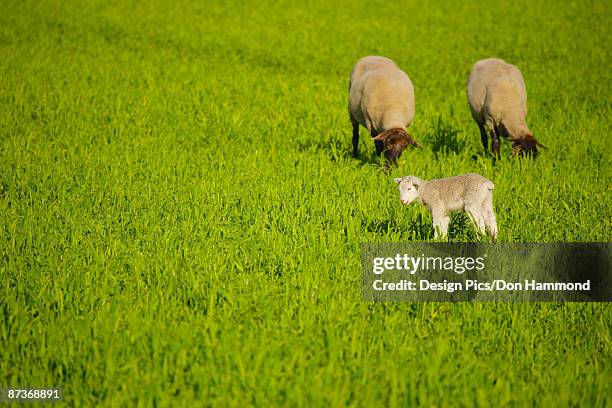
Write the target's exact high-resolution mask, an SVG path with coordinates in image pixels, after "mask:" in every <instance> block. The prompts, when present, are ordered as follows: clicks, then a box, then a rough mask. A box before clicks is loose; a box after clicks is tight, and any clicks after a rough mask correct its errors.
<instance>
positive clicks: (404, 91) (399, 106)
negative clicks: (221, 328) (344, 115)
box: [349, 56, 418, 162]
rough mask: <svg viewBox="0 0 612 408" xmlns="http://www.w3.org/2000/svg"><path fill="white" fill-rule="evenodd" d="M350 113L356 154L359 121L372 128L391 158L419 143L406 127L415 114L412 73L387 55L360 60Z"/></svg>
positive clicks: (379, 151) (352, 81)
mask: <svg viewBox="0 0 612 408" xmlns="http://www.w3.org/2000/svg"><path fill="white" fill-rule="evenodd" d="M349 116H350V119H351V124H352V125H353V156H355V157H357V155H358V153H359V125H360V124H361V125H362V126H363V127H365V128H366V129H368V131H369V132H370V134H371V135H372V137H373V138H374V139H373V140H374V143H375V145H376V154H378V155H381V154H382V153H383V152H384V153H385V156H386V158H387V160H388V162H394V161H396V160H397V159H398V158H399V156H400V155H401V154H402V151H403V150H404V149H405V148H406V147H407V146H408V145H409V144H411V145H414V146H418V144H417V142H416V141H415V140H414V139H413V138H412V136H410V134H409V133H408V131H407V130H406V128H407V127H408V126H409V125H410V123H411V122H412V119H413V118H414V88H413V86H412V82H411V81H410V78H408V75H406V73H405V72H404V71H402V70H401V69H399V68H398V67H397V65H395V63H394V62H393V61H391V60H390V59H388V58H385V57H374V56H370V57H364V58H362V59H360V60H359V61H357V64H355V67H354V68H353V71H352V73H351V78H350V83H349Z"/></svg>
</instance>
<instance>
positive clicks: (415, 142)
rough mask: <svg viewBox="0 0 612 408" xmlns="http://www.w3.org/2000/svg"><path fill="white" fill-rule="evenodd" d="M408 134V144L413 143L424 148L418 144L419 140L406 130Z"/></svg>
mask: <svg viewBox="0 0 612 408" xmlns="http://www.w3.org/2000/svg"><path fill="white" fill-rule="evenodd" d="M406 134H407V135H408V144H410V145H413V146H414V147H418V148H419V149H422V148H423V146H421V145H420V144H418V142H417V141H416V140H415V139H414V138H413V137H412V135H411V134H410V133H408V132H406Z"/></svg>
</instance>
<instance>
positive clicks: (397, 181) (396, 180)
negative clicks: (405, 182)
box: [393, 177, 402, 184]
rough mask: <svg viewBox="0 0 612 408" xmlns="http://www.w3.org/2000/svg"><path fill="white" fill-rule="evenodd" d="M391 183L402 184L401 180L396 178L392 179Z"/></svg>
mask: <svg viewBox="0 0 612 408" xmlns="http://www.w3.org/2000/svg"><path fill="white" fill-rule="evenodd" d="M393 181H395V182H396V183H397V184H399V183H401V182H402V179H401V178H397V177H396V178H394V179H393Z"/></svg>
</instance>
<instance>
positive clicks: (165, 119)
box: [0, 0, 612, 407]
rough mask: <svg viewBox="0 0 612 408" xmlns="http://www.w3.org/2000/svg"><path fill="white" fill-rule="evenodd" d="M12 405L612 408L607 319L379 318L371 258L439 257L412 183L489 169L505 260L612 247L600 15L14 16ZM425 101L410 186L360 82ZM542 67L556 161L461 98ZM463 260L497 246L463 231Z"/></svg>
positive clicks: (2, 86) (428, 313) (462, 11)
mask: <svg viewBox="0 0 612 408" xmlns="http://www.w3.org/2000/svg"><path fill="white" fill-rule="evenodd" d="M1 8H2V11H1V12H0V220H1V230H0V278H1V282H2V283H1V285H0V344H1V347H0V387H51V386H54V385H59V386H61V387H62V388H63V390H64V394H65V399H64V401H65V403H66V405H69V406H94V405H95V406H132V405H138V406H151V405H155V406H193V405H194V404H196V405H204V406H240V407H243V406H251V405H258V406H281V405H284V406H325V407H327V406H331V407H343V406H364V407H366V406H367V407H369V406H389V407H395V406H413V405H417V404H419V405H424V406H474V405H480V406H496V407H497V406H528V405H533V404H541V405H545V406H555V407H556V406H588V407H604V406H611V405H612V385H611V381H610V380H611V378H612V344H611V338H610V337H611V328H612V309H611V308H610V306H609V305H608V304H579V303H573V304H556V303H544V304H502V303H498V304H482V303H480V304H470V303H461V304H450V303H447V304H445V303H427V304H406V303H403V304H394V303H367V302H363V301H362V299H361V269H360V261H359V259H360V254H359V245H360V243H363V242H405V241H427V240H433V231H432V229H431V218H430V216H429V214H428V213H427V211H426V210H425V209H424V208H423V207H421V206H418V205H413V206H410V207H402V206H401V205H400V202H399V194H398V191H397V188H396V185H395V184H394V183H393V182H392V178H393V177H398V176H402V175H408V174H413V175H418V176H420V177H423V178H434V177H445V176H451V175H456V174H460V173H465V172H477V173H480V174H482V175H484V176H485V177H488V178H489V179H491V180H492V181H493V182H494V183H495V184H496V189H495V194H494V202H495V209H496V211H497V218H498V225H499V230H500V233H499V240H500V241H501V242H523V241H524V242H535V241H540V242H542V241H543V242H553V241H605V242H607V241H610V237H611V234H610V231H611V227H612V225H611V223H612V217H611V215H612V200H611V197H610V193H611V187H610V180H611V176H612V170H611V163H610V162H611V158H612V147H611V145H610V141H609V139H608V138H609V137H610V131H611V130H612V129H611V126H610V115H611V113H612V109H611V108H612V99H611V94H612V93H611V91H612V86H611V83H612V72H611V70H610V68H611V66H612V57H611V48H610V37H611V36H612V30H611V27H610V26H611V22H612V19H611V12H612V7H611V6H610V3H609V2H604V1H575V2H571V3H569V2H558V3H556V2H551V1H535V2H534V1H527V0H525V1H523V0H521V1H515V2H497V1H489V2H480V1H462V2H454V1H442V2H436V3H435V4H429V5H427V4H421V3H417V2H401V3H399V4H396V5H393V4H391V2H388V1H368V2H354V1H343V0H341V1H334V2H327V1H322V0H315V1H309V2H305V3H302V4H301V5H299V3H295V2H265V3H264V2H252V4H246V3H245V2H242V1H236V2H230V1H223V2H217V1H211V2H200V3H191V2H184V1H177V2H163V1H148V2H135V1H111V2H103V1H92V2H76V1H70V0H69V1H55V0H54V1H44V2H35V1H30V0H27V1H13V0H7V1H2V6H1ZM365 55H385V56H388V57H390V58H392V59H394V60H395V61H396V62H397V63H398V65H399V66H400V67H401V68H402V69H404V70H405V71H406V72H407V73H408V75H409V76H410V77H411V79H412V81H413V83H414V86H415V92H416V105H417V106H416V117H415V121H414V123H413V125H412V126H411V128H410V130H411V133H412V134H413V135H414V137H415V138H416V139H417V140H418V141H419V142H420V143H421V144H422V145H423V146H424V148H423V149H422V150H409V151H406V152H405V153H404V155H403V156H402V158H401V159H400V162H399V164H398V167H397V168H394V169H393V170H392V171H391V172H389V173H387V172H385V171H384V170H383V168H382V166H381V163H380V162H379V160H378V158H376V157H375V156H374V154H373V150H374V146H373V143H372V141H370V140H369V137H368V135H367V134H366V131H365V130H364V129H362V133H361V135H362V138H361V146H360V149H361V156H360V157H359V158H358V159H353V158H352V157H351V142H350V138H351V126H350V123H349V119H348V114H347V88H348V76H349V74H350V71H351V69H352V66H353V64H354V63H355V62H356V61H357V60H358V59H359V58H360V57H362V56H365ZM490 56H497V57H500V58H503V59H505V60H507V61H509V62H511V63H514V64H516V65H518V66H519V68H520V69H521V70H522V72H523V75H524V77H525V81H526V83H527V89H528V95H529V114H528V118H527V122H528V125H529V126H530V128H531V130H532V131H533V132H534V135H535V136H536V137H537V138H538V140H539V141H540V142H542V143H543V144H545V145H547V146H548V147H549V149H548V150H547V151H544V152H543V153H542V154H541V156H540V157H538V160H536V161H531V160H511V159H510V148H511V147H510V144H509V143H508V142H504V143H503V144H502V154H503V155H504V157H503V159H502V160H500V161H498V162H497V163H495V164H494V163H492V161H491V159H490V158H489V157H487V156H485V155H484V154H483V153H482V147H481V145H480V137H479V133H478V128H477V127H476V125H475V123H474V122H473V120H472V118H471V115H470V113H469V109H468V106H467V100H466V96H465V81H466V79H467V75H468V73H469V70H470V68H471V66H472V64H473V63H474V62H475V61H477V60H478V59H481V58H485V57H490ZM450 239H451V240H452V241H476V240H480V239H482V238H481V237H479V236H477V234H476V233H475V232H474V231H473V230H472V228H471V227H470V225H469V222H468V220H467V218H466V217H465V216H462V215H457V216H455V217H454V218H453V222H452V224H451V230H450Z"/></svg>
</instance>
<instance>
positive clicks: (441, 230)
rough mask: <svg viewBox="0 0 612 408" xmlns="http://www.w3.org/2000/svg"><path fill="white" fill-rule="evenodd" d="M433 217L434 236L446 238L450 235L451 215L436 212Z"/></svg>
mask: <svg viewBox="0 0 612 408" xmlns="http://www.w3.org/2000/svg"><path fill="white" fill-rule="evenodd" d="M432 217H433V228H434V238H446V236H447V235H448V224H449V223H450V217H449V216H448V215H447V214H442V213H434V214H432Z"/></svg>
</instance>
